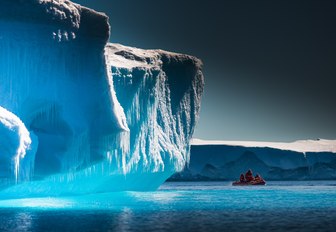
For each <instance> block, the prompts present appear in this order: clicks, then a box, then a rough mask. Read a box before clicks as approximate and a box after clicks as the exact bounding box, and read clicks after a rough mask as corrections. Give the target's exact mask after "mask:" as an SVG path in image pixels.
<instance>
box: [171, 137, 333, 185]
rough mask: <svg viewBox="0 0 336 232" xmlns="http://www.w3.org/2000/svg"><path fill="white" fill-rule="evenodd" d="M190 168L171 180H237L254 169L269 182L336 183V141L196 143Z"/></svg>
mask: <svg viewBox="0 0 336 232" xmlns="http://www.w3.org/2000/svg"><path fill="white" fill-rule="evenodd" d="M191 144H192V146H191V158H190V164H189V165H187V166H186V168H185V169H184V170H183V171H182V172H179V173H177V174H175V175H174V176H172V177H171V178H170V180H175V181H182V180H235V179H237V178H239V175H240V174H241V173H244V172H246V171H247V170H248V169H250V168H251V169H252V170H253V171H254V172H255V174H256V173H259V174H261V175H262V176H263V177H264V178H265V179H266V180H335V179H336V140H324V139H317V140H299V141H295V142H292V143H277V142H252V141H211V140H210V141H207V140H200V139H193V140H192V142H191Z"/></svg>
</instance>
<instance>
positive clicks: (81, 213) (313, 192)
mask: <svg viewBox="0 0 336 232" xmlns="http://www.w3.org/2000/svg"><path fill="white" fill-rule="evenodd" d="M297 185H299V186H297ZM223 230H225V231H284V230H287V231H336V187H335V185H334V183H329V184H326V183H325V184H321V182H318V183H313V184H303V182H300V183H299V184H298V183H297V184H292V183H291V184H284V183H279V184H278V185H277V184H276V183H273V184H272V183H271V184H270V186H262V187H241V188H237V187H232V186H229V185H227V184H226V183H216V182H213V183H168V184H165V185H164V186H162V188H161V189H160V190H159V191H157V192H124V193H109V194H96V195H88V196H78V197H64V198H44V199H43V198H36V199H20V200H6V201H0V231H223Z"/></svg>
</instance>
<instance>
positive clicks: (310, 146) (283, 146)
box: [191, 138, 336, 153]
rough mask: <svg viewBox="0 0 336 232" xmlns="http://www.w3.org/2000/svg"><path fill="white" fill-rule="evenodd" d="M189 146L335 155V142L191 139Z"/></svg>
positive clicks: (320, 140)
mask: <svg viewBox="0 0 336 232" xmlns="http://www.w3.org/2000/svg"><path fill="white" fill-rule="evenodd" d="M191 145H194V146H198V145H229V146H242V147H260V148H262V147H268V148H275V149H280V150H288V151H296V152H333V153H336V140H327V139H316V140H310V139H309V140H297V141H294V142H288V143H286V142H260V141H224V140H203V139H196V138H194V139H192V140H191Z"/></svg>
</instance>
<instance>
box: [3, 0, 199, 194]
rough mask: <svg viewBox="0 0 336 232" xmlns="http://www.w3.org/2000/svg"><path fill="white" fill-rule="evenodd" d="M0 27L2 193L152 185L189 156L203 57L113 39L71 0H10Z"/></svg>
mask: <svg viewBox="0 0 336 232" xmlns="http://www.w3.org/2000/svg"><path fill="white" fill-rule="evenodd" d="M0 28H1V30H0V83H1V84H0V107H1V108H0V109H1V110H0V119H1V120H0V133H1V138H2V140H1V142H0V160H1V164H0V165H1V167H2V168H1V170H0V183H1V184H0V188H1V189H2V191H0V198H10V197H25V196H50V195H62V194H84V193H92V192H108V191H120V190H153V189H156V188H157V187H158V186H159V185H160V184H161V183H162V182H164V181H165V180H166V179H167V178H168V177H169V176H170V175H171V174H173V173H174V172H175V171H181V170H182V169H183V167H184V166H185V164H186V163H187V162H188V161H189V150H190V146H189V140H190V139H191V137H192V134H193V131H194V127H195V125H196V122H197V119H198V115H199V111H200V103H201V96H202V92H203V86H204V79H203V74H202V62H201V61H200V60H199V59H197V58H194V57H192V56H188V55H182V54H176V53H171V52H165V51H162V50H142V49H138V48H131V47H126V46H122V45H119V44H108V43H107V41H108V39H109V35H110V26H109V24H108V17H107V16H106V15H105V14H103V13H97V12H95V11H93V10H91V9H88V8H85V7H82V6H80V5H78V4H74V3H72V2H70V1H67V0H26V1H21V0H2V1H0ZM10 123H12V124H10Z"/></svg>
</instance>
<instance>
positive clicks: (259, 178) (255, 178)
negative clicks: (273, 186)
mask: <svg viewBox="0 0 336 232" xmlns="http://www.w3.org/2000/svg"><path fill="white" fill-rule="evenodd" d="M254 180H255V181H262V180H263V178H262V177H261V176H260V175H259V174H257V175H256V176H255V177H254Z"/></svg>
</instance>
